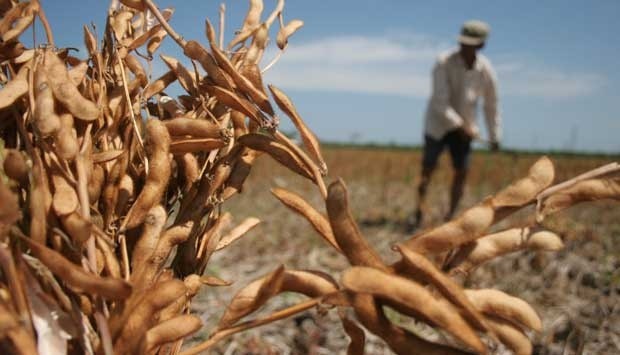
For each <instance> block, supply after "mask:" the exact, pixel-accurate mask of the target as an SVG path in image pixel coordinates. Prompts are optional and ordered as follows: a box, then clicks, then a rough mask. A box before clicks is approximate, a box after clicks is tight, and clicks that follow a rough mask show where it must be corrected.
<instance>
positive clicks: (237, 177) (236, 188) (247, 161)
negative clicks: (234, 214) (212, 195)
mask: <svg viewBox="0 0 620 355" xmlns="http://www.w3.org/2000/svg"><path fill="white" fill-rule="evenodd" d="M260 154H261V153H260V152H258V151H256V150H252V149H245V150H244V151H243V153H241V157H240V158H239V159H238V160H237V162H236V163H235V165H234V167H233V170H232V172H231V173H230V176H229V177H228V180H226V187H225V188H224V191H223V192H222V199H223V200H228V199H229V198H231V197H232V196H234V195H235V194H237V193H241V191H242V190H243V184H244V183H245V180H246V179H247V177H248V176H249V175H250V171H251V170H252V165H253V164H254V160H256V158H257V157H258V156H259V155H260Z"/></svg>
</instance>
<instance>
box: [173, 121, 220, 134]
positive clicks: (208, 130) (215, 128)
mask: <svg viewBox="0 0 620 355" xmlns="http://www.w3.org/2000/svg"><path fill="white" fill-rule="evenodd" d="M164 125H165V126H166V128H167V129H168V133H170V135H171V136H192V137H200V138H221V137H222V129H221V128H220V126H219V125H218V124H216V123H214V122H213V121H208V120H200V119H192V118H184V117H176V118H174V119H172V120H167V121H164Z"/></svg>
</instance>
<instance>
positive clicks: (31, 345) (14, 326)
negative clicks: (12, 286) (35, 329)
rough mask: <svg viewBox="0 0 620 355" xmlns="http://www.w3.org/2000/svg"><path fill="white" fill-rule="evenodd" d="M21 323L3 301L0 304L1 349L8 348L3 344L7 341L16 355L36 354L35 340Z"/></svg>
mask: <svg viewBox="0 0 620 355" xmlns="http://www.w3.org/2000/svg"><path fill="white" fill-rule="evenodd" d="M22 322H23V321H21V320H20V317H19V316H18V315H16V314H14V313H13V312H12V310H11V308H10V306H9V305H8V304H5V301H2V302H0V335H2V340H3V341H2V343H3V348H9V347H8V346H7V344H6V343H5V342H6V341H7V338H8V340H10V342H12V343H13V347H12V349H11V350H13V349H14V351H15V353H14V354H16V355H30V354H37V353H38V349H37V343H36V340H35V338H34V337H33V336H32V334H30V333H29V332H28V331H27V330H26V329H25V327H24V326H23V325H22V324H21V323H22ZM9 352H10V350H9Z"/></svg>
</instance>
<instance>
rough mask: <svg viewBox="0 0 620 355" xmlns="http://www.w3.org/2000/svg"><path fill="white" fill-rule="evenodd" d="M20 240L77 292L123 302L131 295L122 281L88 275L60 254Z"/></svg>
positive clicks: (26, 240) (33, 242)
mask: <svg viewBox="0 0 620 355" xmlns="http://www.w3.org/2000/svg"><path fill="white" fill-rule="evenodd" d="M21 240H22V241H24V242H26V243H27V244H28V246H29V247H30V249H32V252H33V254H34V255H35V256H36V257H37V258H38V259H39V260H41V262H42V263H43V264H45V266H47V267H48V268H49V269H50V271H51V272H52V273H54V274H55V275H56V276H58V277H59V278H60V279H61V280H63V281H64V282H66V283H68V284H69V285H71V287H73V288H75V289H77V290H83V291H84V292H87V293H89V294H93V295H100V296H101V297H103V298H106V299H109V300H123V299H125V298H127V297H129V295H130V294H131V286H130V285H129V284H128V283H127V282H125V281H123V280H120V279H115V278H110V277H99V276H97V275H94V274H89V273H87V272H86V271H84V269H82V268H81V267H79V266H77V265H75V264H73V263H72V262H70V261H69V260H67V259H65V258H64V257H63V256H62V255H61V254H60V253H58V252H56V251H54V250H52V249H49V248H48V247H46V246H44V245H42V244H39V243H37V242H35V241H33V240H31V239H29V238H22V239H21Z"/></svg>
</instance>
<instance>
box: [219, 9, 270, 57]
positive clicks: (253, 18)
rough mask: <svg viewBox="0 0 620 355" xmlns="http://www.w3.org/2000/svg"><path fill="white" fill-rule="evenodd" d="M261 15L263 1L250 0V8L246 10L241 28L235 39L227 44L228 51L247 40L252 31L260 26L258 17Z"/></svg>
mask: <svg viewBox="0 0 620 355" xmlns="http://www.w3.org/2000/svg"><path fill="white" fill-rule="evenodd" d="M262 13H263V0H250V8H249V9H248V12H247V14H246V15H245V19H244V20H243V26H242V27H241V30H240V31H239V33H237V35H236V36H235V38H233V40H232V41H230V43H229V44H228V49H229V50H230V49H231V48H232V47H234V46H236V45H237V44H239V43H241V42H243V41H245V40H246V39H248V38H249V37H250V36H251V35H252V33H253V32H254V30H255V29H256V28H257V27H258V26H259V24H260V16H261V14H262Z"/></svg>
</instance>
